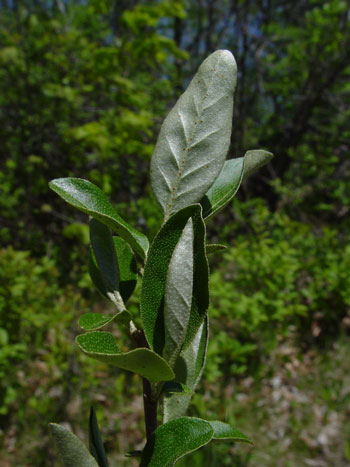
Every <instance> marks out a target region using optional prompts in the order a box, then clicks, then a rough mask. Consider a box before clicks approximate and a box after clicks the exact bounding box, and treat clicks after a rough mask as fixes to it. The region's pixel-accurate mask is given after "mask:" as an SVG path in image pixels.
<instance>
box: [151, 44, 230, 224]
mask: <svg viewBox="0 0 350 467" xmlns="http://www.w3.org/2000/svg"><path fill="white" fill-rule="evenodd" d="M236 80H237V67H236V62H235V59H234V58H233V55H232V54H231V52H229V51H228V50H217V51H216V52H214V53H212V54H211V55H210V56H209V57H208V58H207V59H206V60H205V61H204V62H203V63H202V65H201V66H200V67H199V70H198V72H197V74H196V75H195V77H194V78H193V79H192V81H191V83H190V84H189V86H188V88H187V90H186V91H185V92H184V94H182V96H181V97H180V99H179V100H178V102H177V103H176V105H175V107H174V108H173V109H172V110H171V111H170V113H169V114H168V116H167V117H166V119H165V120H164V122H163V125H162V127H161V130H160V134H159V137H158V141H157V144H156V147H155V150H154V154H153V157H152V161H151V183H152V189H153V192H154V194H155V197H156V199H157V201H158V203H159V204H160V205H161V207H162V208H163V211H164V215H165V219H168V218H169V216H170V215H171V214H173V213H174V212H176V211H178V210H180V209H182V208H183V207H185V206H188V205H190V204H193V203H196V202H198V201H199V200H200V199H201V198H202V196H203V195H204V194H205V193H206V192H207V190H208V189H209V188H210V186H211V185H212V184H213V182H214V181H215V179H216V178H217V176H218V175H219V173H220V171H221V169H222V167H223V165H224V162H225V158H226V154H227V151H228V148H229V145H230V139H231V126H232V110H233V93H234V90H235V86H236Z"/></svg>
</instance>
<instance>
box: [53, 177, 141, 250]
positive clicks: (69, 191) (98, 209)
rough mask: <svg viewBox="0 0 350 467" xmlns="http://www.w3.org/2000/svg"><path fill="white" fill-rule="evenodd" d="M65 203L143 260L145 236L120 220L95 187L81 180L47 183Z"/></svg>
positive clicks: (105, 197) (67, 179)
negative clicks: (107, 229) (112, 233)
mask: <svg viewBox="0 0 350 467" xmlns="http://www.w3.org/2000/svg"><path fill="white" fill-rule="evenodd" d="M49 186H50V188H51V189H52V190H53V191H55V192H56V193H57V194H58V195H59V196H61V198H63V199H64V200H65V201H66V202H67V203H69V204H71V205H72V206H74V207H76V208H77V209H79V210H80V211H82V212H85V214H88V215H89V216H91V217H93V218H95V219H98V220H99V221H101V222H103V223H104V224H105V225H107V226H108V227H110V228H111V229H112V230H113V231H115V232H116V233H117V234H118V235H120V236H121V237H122V238H123V239H124V240H126V241H127V242H128V243H129V244H130V245H131V247H132V248H133V249H134V250H135V251H136V252H137V253H138V254H139V255H140V257H141V258H142V259H144V258H145V257H146V255H147V251H148V247H149V243H148V239H147V237H146V236H145V235H143V234H142V233H140V232H138V231H137V230H136V229H134V228H133V227H131V225H129V224H128V223H127V222H125V221H124V219H122V218H121V217H120V216H119V214H118V213H117V212H116V211H115V209H114V208H113V206H112V205H111V204H110V202H109V201H108V198H107V196H106V195H105V194H104V193H103V191H101V190H100V189H99V188H98V187H97V186H96V185H94V184H93V183H90V182H89V181H87V180H82V179H81V178H57V179H55V180H52V181H51V182H50V183H49Z"/></svg>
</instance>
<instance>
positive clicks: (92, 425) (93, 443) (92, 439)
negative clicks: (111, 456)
mask: <svg viewBox="0 0 350 467" xmlns="http://www.w3.org/2000/svg"><path fill="white" fill-rule="evenodd" d="M89 449H90V452H91V454H92V455H93V456H94V458H95V459H96V461H97V463H98V465H99V467H108V460H107V456H106V453H105V449H104V447H103V443H102V439H101V434H100V430H99V427H98V423H97V418H96V413H95V409H94V408H93V407H91V409H90V418H89Z"/></svg>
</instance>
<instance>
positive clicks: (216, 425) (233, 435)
mask: <svg viewBox="0 0 350 467" xmlns="http://www.w3.org/2000/svg"><path fill="white" fill-rule="evenodd" d="M209 423H210V425H211V426H212V428H213V430H214V435H213V439H231V440H232V441H241V442H243V443H249V444H253V442H252V441H251V440H250V439H249V438H248V437H247V436H245V435H244V434H243V433H241V432H240V431H238V430H236V429H235V428H232V427H231V426H230V425H229V424H228V423H224V422H219V421H213V422H211V421H209Z"/></svg>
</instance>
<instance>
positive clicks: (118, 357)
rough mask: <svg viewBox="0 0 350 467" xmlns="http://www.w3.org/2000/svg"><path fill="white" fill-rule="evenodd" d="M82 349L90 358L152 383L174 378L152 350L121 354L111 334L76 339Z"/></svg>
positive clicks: (164, 362)
mask: <svg viewBox="0 0 350 467" xmlns="http://www.w3.org/2000/svg"><path fill="white" fill-rule="evenodd" d="M76 342H77V344H78V346H79V347H80V349H81V350H82V351H83V352H84V353H85V354H86V355H88V356H89V357H92V358H95V359H96V360H100V361H102V362H105V363H109V364H111V365H114V366H117V367H118V368H122V369H124V370H128V371H132V372H133V373H137V374H139V375H141V376H143V377H144V378H147V379H148V380H149V381H151V382H152V383H155V382H158V381H168V380H171V379H173V378H174V376H175V375H174V372H173V371H172V369H171V368H170V367H169V365H168V364H167V363H166V361H165V360H164V359H163V358H162V357H160V356H159V355H158V354H156V353H155V352H153V351H152V350H150V349H146V348H138V349H135V350H131V351H130V352H125V353H122V352H120V350H119V348H118V346H117V344H116V342H115V339H114V337H113V336H112V334H111V333H109V332H104V331H97V332H90V333H88V334H82V335H80V336H78V337H77V338H76Z"/></svg>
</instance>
